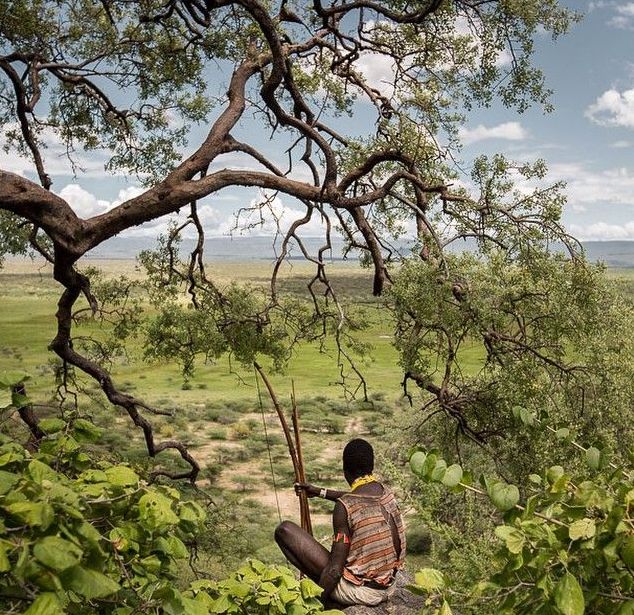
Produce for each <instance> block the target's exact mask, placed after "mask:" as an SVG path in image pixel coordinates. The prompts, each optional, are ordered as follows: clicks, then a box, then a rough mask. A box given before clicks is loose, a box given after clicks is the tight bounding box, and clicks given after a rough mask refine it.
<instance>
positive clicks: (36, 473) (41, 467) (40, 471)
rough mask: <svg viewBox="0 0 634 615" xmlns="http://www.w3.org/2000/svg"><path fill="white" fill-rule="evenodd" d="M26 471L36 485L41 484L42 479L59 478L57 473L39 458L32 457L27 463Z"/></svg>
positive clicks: (55, 479) (53, 479)
mask: <svg viewBox="0 0 634 615" xmlns="http://www.w3.org/2000/svg"><path fill="white" fill-rule="evenodd" d="M27 471H28V473H29V475H30V476H31V478H32V479H33V480H34V481H35V482H36V483H37V484H38V485H41V484H42V481H43V480H50V481H57V480H58V479H59V474H58V473H57V472H56V471H55V470H53V468H51V467H50V466H47V465H46V464H45V463H42V462H41V461H40V460H39V459H33V461H31V463H29V466H28V468H27Z"/></svg>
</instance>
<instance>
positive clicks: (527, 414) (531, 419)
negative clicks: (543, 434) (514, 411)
mask: <svg viewBox="0 0 634 615" xmlns="http://www.w3.org/2000/svg"><path fill="white" fill-rule="evenodd" d="M519 417H520V421H522V423H523V424H524V425H526V426H528V427H530V426H532V425H534V424H535V416H534V415H533V413H532V412H531V411H530V410H527V409H526V408H520V412H519Z"/></svg>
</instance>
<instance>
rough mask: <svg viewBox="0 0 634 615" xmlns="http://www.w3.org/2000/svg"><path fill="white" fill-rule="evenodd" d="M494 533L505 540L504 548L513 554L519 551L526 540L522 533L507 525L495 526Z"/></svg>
mask: <svg viewBox="0 0 634 615" xmlns="http://www.w3.org/2000/svg"><path fill="white" fill-rule="evenodd" d="M495 535H496V536H498V538H501V539H502V540H503V541H504V542H505V544H506V548H507V549H508V550H509V552H510V553H513V554H517V553H521V551H522V548H523V547H524V543H525V542H526V538H525V536H524V534H522V532H520V531H519V530H517V529H515V528H513V527H510V526H509V525H499V526H498V527H496V528H495Z"/></svg>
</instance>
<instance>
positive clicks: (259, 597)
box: [185, 560, 343, 615]
mask: <svg viewBox="0 0 634 615" xmlns="http://www.w3.org/2000/svg"><path fill="white" fill-rule="evenodd" d="M321 591H322V590H321V587H319V585H317V584H316V583H315V582H313V581H311V580H310V579H302V580H301V581H298V580H297V579H295V575H294V574H293V573H292V572H291V571H290V570H289V569H288V568H286V567H284V566H266V565H265V564H263V563H262V562H260V561H258V560H250V561H248V562H247V563H246V564H245V565H244V566H242V567H240V568H239V569H238V570H237V571H236V572H235V573H234V574H232V575H231V576H230V577H229V578H227V579H224V580H223V581H219V582H213V581H195V582H194V583H192V584H191V589H190V590H189V591H188V592H187V593H186V594H185V596H187V598H185V599H187V600H192V601H193V602H197V603H198V604H200V605H204V610H200V611H199V612H200V613H201V614H202V613H207V612H209V613H244V614H245V615H246V614H248V615H278V614H279V615H286V614H288V615H300V614H301V615H310V614H311V613H326V614H328V615H337V614H341V615H343V614H342V612H341V611H338V610H328V611H324V610H323V607H322V604H321V602H320V601H319V600H318V596H320V595H321ZM191 612H192V613H197V612H198V611H194V610H193V609H192V611H191Z"/></svg>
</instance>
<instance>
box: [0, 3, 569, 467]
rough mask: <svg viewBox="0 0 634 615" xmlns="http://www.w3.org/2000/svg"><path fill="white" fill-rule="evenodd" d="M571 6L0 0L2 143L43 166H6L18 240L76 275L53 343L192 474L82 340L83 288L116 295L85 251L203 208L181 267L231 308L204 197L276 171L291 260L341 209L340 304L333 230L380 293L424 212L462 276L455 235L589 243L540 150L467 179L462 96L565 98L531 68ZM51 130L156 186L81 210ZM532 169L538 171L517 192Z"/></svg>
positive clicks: (271, 185)
mask: <svg viewBox="0 0 634 615" xmlns="http://www.w3.org/2000/svg"><path fill="white" fill-rule="evenodd" d="M574 19H576V17H575V15H572V14H571V13H570V12H568V11H567V10H565V9H563V8H561V7H560V6H559V5H558V3H557V2H556V0H524V1H522V2H516V1H512V0H485V1H482V0H478V1H474V0H421V1H416V2H400V1H399V2H383V1H382V0H367V1H366V0H353V1H344V2H339V1H336V2H332V3H330V4H327V5H326V4H322V2H320V0H316V1H315V2H313V3H308V4H307V3H299V2H298V3H292V2H287V1H285V0H283V1H282V2H273V3H263V2H260V1H259V0H237V1H233V0H220V1H212V0H168V1H166V2H163V1H158V0H135V1H129V0H125V1H124V0H122V1H119V0H108V1H105V0H104V1H102V2H90V1H88V0H61V1H57V2H51V1H47V0H37V1H35V2H31V1H29V2H26V1H25V0H0V34H1V35H2V37H1V42H0V100H2V106H1V108H0V123H1V124H2V126H3V128H4V132H5V142H4V145H5V148H7V150H8V151H14V152H17V153H18V154H20V155H22V156H26V157H28V158H29V159H30V160H32V162H33V171H32V173H31V174H29V176H27V177H23V176H19V175H16V174H14V173H10V172H8V171H3V170H0V253H2V254H6V253H19V252H20V251H24V250H25V249H26V247H25V246H26V245H27V244H28V245H30V246H31V248H32V249H34V250H36V251H38V252H39V253H40V254H42V255H43V256H44V257H45V258H47V259H48V260H50V261H51V262H53V263H54V276H55V279H56V280H57V281H58V282H59V283H60V284H61V285H62V286H63V292H62V295H61V297H60V301H59V306H58V307H59V309H58V313H57V320H58V331H57V335H56V337H55V339H54V340H53V342H52V344H51V348H52V350H54V351H55V352H56V353H57V354H58V355H59V356H60V357H61V358H62V359H63V360H64V362H65V364H67V365H73V366H76V367H78V368H80V369H81V370H83V371H84V372H86V373H88V374H89V375H90V376H92V377H94V378H95V379H96V380H97V381H98V382H99V383H100V386H101V387H102V388H103V390H104V392H105V393H106V395H107V396H108V398H109V400H110V401H111V402H112V403H114V404H116V405H119V406H122V407H124V408H125V409H126V410H127V411H128V413H129V414H130V416H131V418H132V419H133V421H134V422H135V424H137V425H138V426H139V427H141V428H142V429H143V431H144V433H145V437H146V442H147V445H148V449H149V452H150V454H151V455H155V454H157V453H159V452H160V451H161V450H163V449H165V448H176V449H178V450H179V452H180V453H181V455H182V456H183V458H184V459H186V460H187V461H188V462H189V463H190V464H191V466H192V470H191V471H188V472H187V473H185V475H187V476H189V477H192V478H193V477H195V475H196V472H197V466H196V464H195V462H194V461H193V459H192V458H191V457H190V456H189V453H188V452H187V451H186V449H185V447H183V446H182V445H180V444H179V443H177V442H173V441H169V442H166V443H161V444H156V443H155V442H154V439H153V434H152V430H151V426H150V424H149V423H148V421H147V420H146V419H145V418H144V417H143V415H142V410H143V407H144V406H143V404H142V403H141V402H140V401H139V400H137V399H135V398H133V397H131V396H130V395H128V394H125V393H122V392H121V391H119V390H118V389H117V388H116V387H115V385H114V383H113V382H112V379H111V378H110V376H109V374H108V372H107V370H106V369H105V368H104V367H103V366H102V365H101V364H100V363H99V362H98V361H95V360H93V359H92V358H89V357H87V356H85V355H82V354H80V353H79V352H78V351H77V350H76V349H75V348H74V347H73V344H72V332H71V329H72V310H73V306H74V304H75V302H76V301H77V299H78V298H79V296H80V295H81V294H84V295H85V296H86V297H87V298H88V300H89V302H90V304H91V306H92V308H93V309H94V310H97V309H98V303H97V301H96V298H95V297H94V295H93V293H92V292H91V290H90V280H89V277H88V276H87V275H85V274H83V273H81V272H80V271H78V270H77V269H76V267H75V265H76V263H77V261H78V260H79V259H80V258H81V257H82V256H83V255H84V254H86V253H88V252H89V251H90V250H91V249H93V248H94V247H95V246H97V245H99V244H100V243H102V242H104V241H106V240H108V239H109V238H111V237H113V236H115V235H117V234H118V233H120V232H122V231H124V230H126V229H129V228H131V227H133V226H135V225H139V224H142V223H144V222H147V221H151V220H155V219H157V218H159V217H161V216H165V215H169V214H173V213H175V212H178V211H179V210H180V209H181V208H183V207H186V206H187V207H189V208H190V218H189V219H188V222H187V224H190V225H193V226H194V227H195V229H196V230H197V231H198V232H199V234H200V235H201V240H200V241H199V243H198V246H197V251H196V252H195V254H194V255H192V258H191V259H190V261H189V263H186V266H185V269H184V270H183V271H181V273H180V276H181V277H180V279H181V280H182V281H183V282H185V283H188V284H189V288H190V294H191V295H192V298H193V301H194V303H195V304H196V303H198V307H200V306H204V305H205V304H206V305H211V306H212V309H216V310H220V312H221V313H222V314H223V315H224V316H226V314H227V309H228V308H227V305H228V304H229V303H230V301H228V299H227V298H226V297H223V296H221V293H219V291H218V290H217V289H216V288H215V287H214V286H213V284H212V283H211V282H210V281H209V280H208V279H207V277H206V275H205V272H204V264H203V259H202V251H201V250H202V233H203V228H202V225H201V224H200V221H199V219H198V216H197V210H196V203H197V201H200V200H201V199H204V198H206V197H210V196H212V195H213V194H215V193H217V192H218V191H220V190H222V189H224V188H227V187H245V188H258V189H262V190H264V191H267V192H266V194H267V195H268V197H265V199H264V201H266V198H269V199H270V198H271V196H270V195H271V194H277V193H280V194H282V195H287V196H288V197H290V198H292V199H294V200H295V201H296V202H298V203H300V204H301V205H302V206H303V208H304V210H305V215H304V216H303V217H301V218H299V219H298V220H297V221H296V222H295V223H294V224H292V225H291V227H290V229H288V230H287V231H285V236H284V238H283V243H282V246H283V249H282V253H281V256H280V258H283V257H284V256H285V255H286V251H287V247H288V243H289V242H290V241H291V240H294V241H296V242H298V243H300V245H301V240H300V239H299V237H298V230H299V229H301V226H302V225H304V224H307V223H308V222H310V220H311V219H313V218H317V217H320V219H321V220H323V222H324V228H325V237H324V247H323V249H322V250H320V251H319V253H318V254H317V255H309V254H308V253H307V252H304V253H305V255H306V256H307V257H308V258H309V259H310V260H311V261H312V262H314V264H315V268H316V274H315V280H314V281H315V283H316V284H321V285H323V286H324V288H325V292H326V294H327V295H328V294H330V296H331V298H332V300H333V301H335V303H336V297H335V295H334V291H333V289H332V287H331V285H330V284H329V282H328V279H327V276H326V274H325V269H324V260H323V255H324V252H325V251H326V250H327V249H328V248H329V247H330V238H331V233H332V232H334V230H335V229H337V230H338V232H340V233H341V234H342V235H343V237H344V239H345V241H346V242H347V245H348V246H349V247H350V248H351V249H355V250H358V251H361V252H362V253H363V254H365V255H366V257H367V260H368V262H369V263H370V264H371V266H372V267H373V271H374V285H373V290H374V293H375V294H380V293H381V292H382V290H383V288H384V286H385V285H386V283H388V282H389V281H390V279H391V273H390V262H391V260H392V254H393V247H392V244H391V240H392V239H393V238H394V237H398V236H399V235H402V234H403V233H404V232H406V231H407V229H409V228H412V229H415V232H414V233H413V235H414V237H415V239H416V241H417V242H418V249H419V250H420V257H421V258H422V259H423V260H424V261H426V262H430V263H433V264H434V266H435V267H437V268H438V271H439V272H440V273H441V274H442V275H449V269H448V265H447V261H446V259H445V258H444V256H443V254H444V251H445V248H446V247H447V246H448V245H450V244H451V243H452V242H453V241H455V240H456V239H458V238H469V237H471V238H476V239H478V240H480V241H481V246H486V245H491V246H495V247H496V249H499V250H502V251H504V252H505V253H508V254H511V255H512V254H516V253H518V251H519V250H520V249H522V247H523V246H525V245H526V244H527V243H533V244H539V245H543V244H545V243H546V242H549V241H553V240H558V241H563V242H564V243H565V244H566V245H567V246H568V248H569V250H570V251H571V253H572V254H574V253H575V250H576V249H575V246H574V242H573V241H572V240H571V239H570V238H569V237H568V236H567V234H566V233H565V231H564V230H563V228H562V227H561V225H560V223H559V214H560V209H561V206H562V203H563V200H564V199H563V196H562V194H561V186H560V185H555V186H549V187H545V186H544V185H543V183H542V180H543V179H544V176H545V169H544V167H543V165H542V164H536V165H523V166H515V165H511V164H510V163H508V162H507V161H505V160H504V159H503V158H501V157H496V158H494V159H493V160H486V159H482V160H480V161H478V162H477V163H476V164H475V166H474V170H473V177H472V181H471V183H472V185H473V186H474V187H475V193H473V194H470V193H469V192H468V191H467V190H466V189H464V188H458V187H456V184H455V180H456V177H457V171H456V169H455V168H454V166H453V162H452V161H453V156H454V155H455V153H456V151H457V149H458V146H459V143H458V140H457V134H458V127H459V126H460V123H461V121H462V119H463V118H462V116H461V113H460V112H461V110H462V109H464V108H467V107H469V106H470V105H473V104H485V105H486V104H489V103H490V102H491V101H492V100H493V99H494V98H495V97H499V98H500V99H501V100H502V102H503V103H504V104H506V105H508V106H512V107H515V108H517V109H518V110H519V111H522V110H524V109H526V108H527V106H528V105H530V104H532V103H537V104H540V105H543V106H544V108H546V109H548V108H549V103H548V95H549V91H548V89H547V88H546V87H545V85H544V79H543V76H542V74H541V72H540V71H539V70H538V69H536V68H535V67H534V66H533V65H532V64H531V54H532V51H533V38H534V36H535V35H536V33H537V32H538V31H539V32H541V31H546V32H548V33H550V34H552V35H553V36H554V37H556V36H559V35H560V34H562V33H564V32H565V31H566V29H567V28H568V27H569V25H570V23H571V22H572V21H573V20H574ZM379 61H381V62H383V63H385V64H386V65H388V66H389V67H390V78H389V79H388V83H382V84H376V83H373V82H372V81H371V80H370V79H368V78H367V77H366V75H367V70H366V67H367V66H368V65H369V64H371V63H373V62H379ZM342 114H344V115H345V114H349V115H351V116H353V117H355V116H360V117H361V118H363V119H364V121H365V123H366V125H367V131H366V132H365V133H364V134H359V133H352V134H347V132H346V130H344V129H342V126H345V123H344V122H342V121H341V120H340V119H338V118H339V116H341V115H342ZM370 116H371V117H372V120H371V121H367V120H366V118H368V117H370ZM245 124H248V125H249V126H250V125H251V124H253V125H254V126H257V127H258V129H259V131H260V132H259V134H260V135H261V136H265V137H271V138H272V139H273V143H279V145H280V147H279V149H280V150H284V154H283V155H273V154H271V152H270V151H268V150H266V151H265V150H263V149H258V147H257V143H261V142H262V138H261V137H260V138H255V139H254V140H253V142H246V141H243V140H241V139H240V138H239V136H238V133H241V131H240V126H241V125H245ZM194 126H195V127H196V130H192V127H194ZM242 132H243V131H242ZM253 134H256V133H253ZM195 135H202V136H200V137H197V138H195ZM50 136H53V137H54V138H55V139H58V140H59V141H61V142H62V143H64V144H65V145H66V147H67V151H68V165H69V169H74V170H75V171H77V172H79V169H76V167H74V153H75V152H76V151H78V150H80V149H82V148H83V149H85V150H90V151H101V152H105V153H106V155H107V159H108V163H107V167H108V168H109V169H110V170H111V171H113V172H118V173H131V174H137V175H138V176H139V178H140V179H141V180H142V181H143V182H144V184H145V186H146V189H145V191H144V192H143V193H142V194H140V195H139V196H136V197H134V198H132V199H129V200H127V201H125V202H123V203H121V204H120V205H118V206H116V207H114V208H112V209H111V210H109V211H107V212H106V213H103V214H100V215H96V216H94V217H92V218H88V219H82V218H80V217H78V216H77V214H76V213H75V212H74V211H73V209H72V208H71V206H70V205H69V203H68V202H67V201H65V200H64V199H63V198H61V197H60V196H58V195H57V194H55V192H54V191H53V190H52V189H51V188H52V183H51V176H50V173H49V171H48V170H47V165H46V157H45V155H44V152H43V147H44V144H45V141H46V138H48V137H50ZM237 159H239V160H241V162H242V164H240V165H239V166H238V165H235V161H236V160H237ZM245 161H246V164H245ZM232 164H233V165H235V166H232ZM245 166H246V167H247V169H246V170H245V168H244V167H245ZM513 177H515V178H527V179H529V180H536V181H537V184H536V187H535V189H534V190H533V191H530V190H529V191H527V190H525V189H524V190H521V191H520V190H517V189H515V187H514V182H513V180H512V178H513ZM307 178H308V179H307ZM263 206H265V203H263ZM177 230H178V229H177ZM176 235H177V233H176V231H175V233H174V236H176ZM168 243H169V242H168ZM302 249H303V248H302ZM168 252H169V250H168ZM278 268H279V263H278V266H277V267H276V268H275V269H274V274H273V283H272V286H271V293H270V297H269V299H268V303H267V305H266V306H265V307H264V308H263V307H262V306H258V307H257V314H256V315H255V316H253V317H251V318H249V319H247V318H246V317H244V316H243V317H242V318H243V320H242V321H240V322H247V321H248V322H250V323H251V324H252V325H253V326H254V330H255V331H256V332H257V331H259V330H260V329H261V328H262V327H264V326H266V325H267V324H268V323H269V316H270V313H271V310H272V309H273V308H275V307H276V306H277V305H278V303H279V302H278V298H277V293H276V290H275V277H276V273H277V270H278ZM196 287H199V288H201V287H205V288H206V290H205V293H204V294H203V295H200V294H197V293H196V291H195V290H194V289H195V288H196ZM311 292H313V287H312V286H311ZM203 296H204V298H205V300H203V299H202V298H201V297H203ZM314 297H315V294H314V292H313V298H314ZM243 305H244V302H242V303H241V304H240V306H241V307H243ZM315 308H316V312H317V313H319V310H320V308H319V303H318V302H317V301H315ZM336 312H337V310H335V313H336ZM339 312H340V311H339ZM336 317H337V318H340V319H343V317H342V316H341V314H340V313H339V315H338V316H336ZM226 321H227V319H226V318H225V320H224V321H223V322H225V324H226ZM232 324H233V325H234V329H232V330H235V319H234V320H233V321H232ZM221 330H222V331H226V330H227V329H222V328H221ZM336 330H337V331H339V330H340V328H336Z"/></svg>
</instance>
